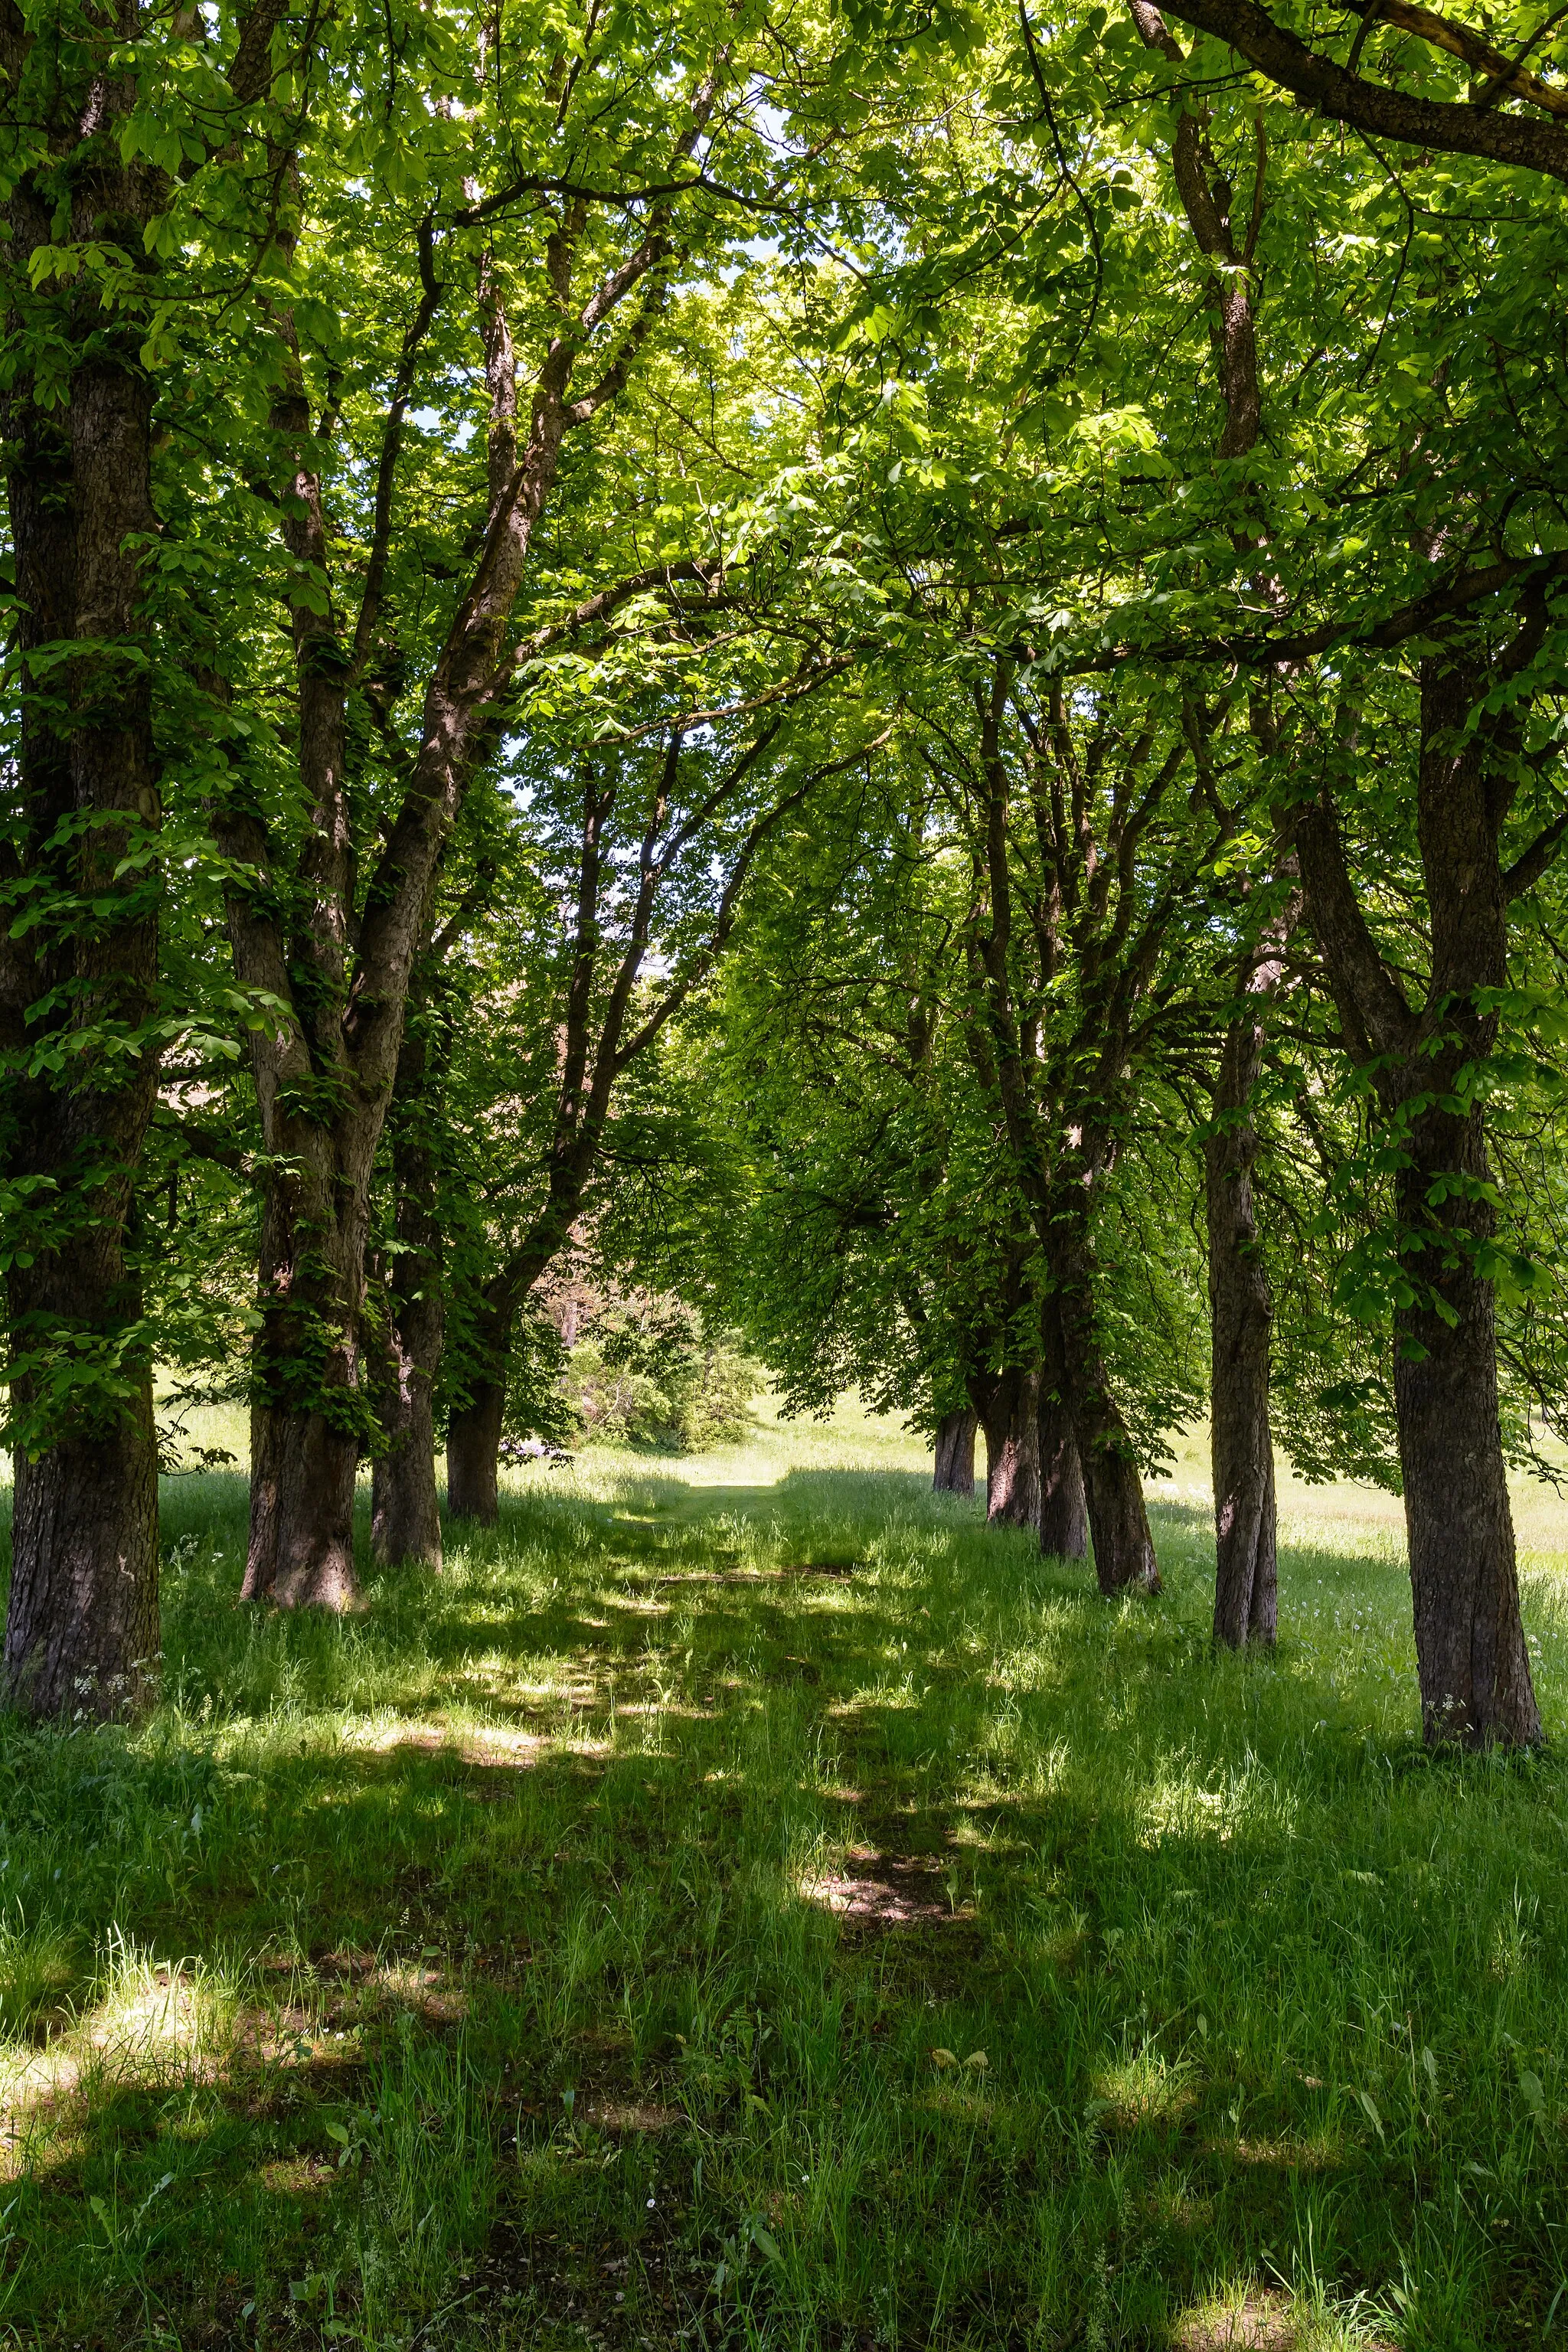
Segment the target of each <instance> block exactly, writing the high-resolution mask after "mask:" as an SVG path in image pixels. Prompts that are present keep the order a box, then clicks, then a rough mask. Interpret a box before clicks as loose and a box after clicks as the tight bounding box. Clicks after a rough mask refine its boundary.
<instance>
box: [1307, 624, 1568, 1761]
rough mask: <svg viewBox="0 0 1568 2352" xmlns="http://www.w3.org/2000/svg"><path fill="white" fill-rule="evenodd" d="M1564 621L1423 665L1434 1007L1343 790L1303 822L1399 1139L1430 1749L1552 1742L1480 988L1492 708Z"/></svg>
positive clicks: (1486, 911)
mask: <svg viewBox="0 0 1568 2352" xmlns="http://www.w3.org/2000/svg"><path fill="white" fill-rule="evenodd" d="M1546 619H1547V615H1546V608H1545V604H1544V602H1543V601H1542V602H1537V603H1536V604H1534V605H1533V607H1531V605H1528V604H1527V606H1526V608H1525V614H1524V618H1523V620H1522V622H1521V625H1520V627H1519V629H1518V631H1517V634H1516V635H1515V637H1514V639H1513V642H1512V644H1511V645H1510V646H1508V647H1507V648H1506V649H1505V650H1504V652H1503V653H1502V654H1501V655H1500V656H1498V655H1497V654H1495V653H1490V652H1489V650H1488V648H1486V647H1485V646H1484V645H1481V644H1478V645H1476V646H1474V647H1472V648H1468V649H1467V650H1466V651H1464V652H1460V651H1458V650H1457V649H1454V650H1447V651H1445V652H1443V653H1440V654H1428V655H1426V656H1425V657H1424V658H1423V660H1422V663H1421V670H1420V692H1421V720H1420V746H1419V759H1418V765H1417V771H1416V831H1417V837H1418V841H1419V845H1420V851H1421V866H1422V874H1423V877H1424V880H1425V883H1426V905H1427V915H1428V920H1429V922H1430V926H1431V939H1432V970H1431V977H1430V981H1429V983H1428V987H1427V992H1426V1003H1425V1005H1424V1006H1423V1007H1422V1008H1421V1009H1420V1010H1419V1011H1416V1010H1415V1008H1413V1007H1412V1005H1411V1003H1410V1002H1409V1000H1408V998H1407V997H1406V995H1405V987H1404V983H1403V982H1402V981H1401V979H1400V978H1399V977H1398V976H1397V975H1396V974H1395V973H1394V972H1393V971H1391V970H1390V969H1389V967H1388V965H1387V963H1386V962H1385V961H1384V958H1383V956H1382V954H1381V952H1380V950H1379V948H1378V945H1377V942H1376V940H1375V939H1374V938H1373V934H1372V931H1371V929H1370V928H1369V926H1368V924H1367V921H1366V919H1365V916H1364V914H1363V911H1362V908H1361V905H1360V902H1359V900H1358V898H1357V897H1356V892H1355V887H1354V885H1353V883H1352V879H1351V874H1350V867H1349V864H1348V861H1347V859H1346V856H1345V851H1344V844H1343V840H1342V835H1341V831H1340V825H1339V819H1338V814H1337V811H1336V809H1335V806H1334V803H1333V799H1332V795H1331V789H1327V788H1326V789H1325V791H1324V793H1322V795H1321V797H1320V799H1319V800H1317V801H1316V802H1312V803H1304V804H1302V805H1301V806H1300V807H1299V808H1298V809H1297V810H1296V811H1295V813H1294V817H1293V824H1294V829H1295V837H1296V844H1297V851H1298V856H1299V859H1300V870H1301V879H1302V885H1303V887H1304V890H1305V894H1306V911H1307V915H1308V919H1309V920H1310V923H1311V926H1312V930H1313V933H1314V936H1315V937H1316V939H1317V941H1318V945H1319V948H1320V950H1321V954H1322V958H1323V963H1324V968H1325V970H1326V971H1327V973H1328V976H1329V981H1330V984H1331V988H1332V990H1333V992H1334V998H1335V1002H1336V1003H1337V1005H1338V1007H1339V1012H1340V1017H1341V1020H1342V1024H1343V1026H1344V1029H1345V1032H1346V1034H1347V1037H1348V1038H1349V1039H1350V1040H1351V1042H1352V1048H1353V1050H1354V1051H1355V1053H1356V1055H1357V1058H1358V1059H1359V1060H1360V1061H1361V1062H1363V1064H1370V1065H1371V1066H1373V1076H1374V1085H1375V1087H1376V1101H1377V1107H1378V1112H1379V1118H1380V1124H1381V1127H1382V1129H1383V1138H1384V1141H1385V1143H1387V1144H1388V1145H1390V1146H1392V1148H1393V1149H1394V1150H1396V1151H1397V1152H1398V1154H1399V1157H1400V1160H1401V1162H1402V1166H1401V1170H1400V1174H1399V1177H1398V1181H1397V1186H1396V1193H1397V1213H1398V1222H1399V1234H1400V1248H1401V1255H1402V1258H1403V1261H1404V1263H1405V1266H1406V1268H1407V1269H1408V1272H1409V1276H1410V1280H1411V1284H1412V1286H1413V1287H1414V1288H1415V1293H1416V1296H1415V1301H1414V1303H1413V1304H1411V1305H1409V1306H1406V1307H1401V1308H1396V1310H1395V1313H1394V1344H1395V1364H1394V1412H1395V1418H1396V1420H1397V1423H1398V1429H1399V1452H1400V1462H1401V1467H1402V1470H1403V1473H1404V1480H1405V1526H1406V1530H1407V1533H1408V1537H1409V1545H1410V1576H1411V1584H1412V1589H1413V1599H1414V1606H1415V1658H1416V1668H1417V1672H1418V1675H1419V1677H1420V1685H1421V1717H1422V1725H1423V1729H1424V1732H1425V1736H1426V1740H1427V1742H1428V1743H1429V1744H1430V1745H1432V1746H1447V1745H1458V1746H1463V1747H1467V1748H1485V1747H1489V1746H1492V1745H1500V1746H1508V1747H1531V1746H1533V1745H1534V1744H1535V1743H1537V1742H1538V1741H1539V1740H1540V1738H1541V1717H1540V1713H1539V1710H1538V1708H1537V1706H1536V1703H1535V1694H1534V1690H1533V1688H1532V1685H1531V1674H1530V1659H1529V1654H1528V1652H1527V1650H1526V1647H1525V1641H1524V1631H1523V1626H1522V1622H1521V1614H1520V1602H1519V1578H1518V1570H1517V1564H1516V1560H1515V1556H1514V1540H1513V1521H1512V1515H1511V1512H1510V1507H1509V1496H1508V1476H1507V1467H1506V1465H1505V1463H1504V1460H1503V1452H1502V1436H1501V1428H1500V1415H1499V1411H1498V1381H1497V1341H1496V1328H1495V1320H1494V1317H1495V1306H1494V1300H1493V1294H1492V1286H1491V1284H1490V1282H1489V1280H1488V1279H1487V1278H1486V1277H1485V1276H1484V1275H1483V1273H1482V1272H1481V1270H1480V1264H1479V1254H1480V1253H1482V1252H1484V1250H1485V1248H1486V1246H1487V1244H1489V1241H1490V1240H1491V1238H1492V1235H1493V1233H1494V1230H1495V1225H1496V1213H1495V1210H1494V1208H1493V1206H1492V1197H1491V1191H1490V1182H1489V1171H1488V1165H1487V1153H1486V1142H1485V1134H1484V1129H1483V1126H1482V1123H1481V1116H1480V1113H1479V1110H1478V1109H1476V1108H1473V1107H1472V1108H1466V1102H1467V1098H1468V1091H1469V1089H1468V1085H1467V1081H1466V1073H1467V1072H1468V1071H1469V1070H1472V1069H1474V1068H1475V1067H1476V1066H1477V1065H1478V1064H1479V1063H1480V1062H1482V1061H1483V1060H1484V1058H1485V1056H1486V1055H1489V1053H1490V1051H1491V1049H1492V1046H1493V1045H1494V1044H1495V1042H1496V1037H1497V1014H1496V1013H1495V1012H1494V1011H1492V1010H1490V1009H1489V1004H1488V1003H1487V1002H1486V1001H1485V1000H1484V999H1483V1001H1481V1002H1478V992H1490V991H1493V990H1500V989H1501V988H1503V987H1504V986H1506V984H1507V979H1508V889H1509V886H1508V882H1507V879H1506V877H1504V875H1503V873H1502V869H1501V863H1500V840H1501V833H1502V827H1503V824H1504V823H1505V821H1506V818H1507V815H1508V811H1509V808H1510V802H1511V798H1512V793H1513V784H1512V782H1511V778H1512V777H1513V776H1516V775H1517V773H1518V756H1519V738H1520V729H1521V719H1520V717H1519V714H1518V713H1517V712H1516V711H1515V710H1514V709H1511V708H1510V706H1509V704H1508V703H1507V702H1506V700H1505V701H1503V704H1502V708H1501V709H1496V708H1494V709H1492V710H1488V709H1487V708H1486V705H1487V703H1488V701H1489V700H1490V699H1491V697H1492V696H1493V695H1495V694H1496V693H1497V691H1498V689H1499V688H1506V686H1507V684H1508V682H1509V681H1510V679H1511V678H1513V677H1517V676H1518V675H1519V674H1520V673H1521V671H1522V670H1524V669H1525V668H1526V667H1527V666H1528V664H1529V663H1530V662H1531V660H1532V659H1533V658H1534V656H1535V655H1536V654H1537V652H1538V651H1539V649H1540V646H1541V644H1542V639H1543V636H1544V633H1545V628H1546ZM1493 1001H1494V1002H1495V1000H1493Z"/></svg>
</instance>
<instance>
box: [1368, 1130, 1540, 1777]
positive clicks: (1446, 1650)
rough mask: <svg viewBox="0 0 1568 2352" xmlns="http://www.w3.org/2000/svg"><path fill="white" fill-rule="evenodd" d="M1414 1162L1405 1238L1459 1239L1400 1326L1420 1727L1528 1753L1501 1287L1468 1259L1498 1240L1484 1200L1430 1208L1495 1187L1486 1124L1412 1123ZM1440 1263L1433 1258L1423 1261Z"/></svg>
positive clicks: (1431, 1737) (1526, 1661)
mask: <svg viewBox="0 0 1568 2352" xmlns="http://www.w3.org/2000/svg"><path fill="white" fill-rule="evenodd" d="M1412 1151H1413V1159H1414V1162H1415V1164H1414V1166H1413V1167H1412V1168H1411V1169H1410V1171H1408V1172H1407V1173H1406V1174H1405V1177H1404V1179H1403V1181H1402V1182H1401V1185H1400V1193H1401V1202H1400V1222H1401V1223H1402V1225H1404V1226H1405V1229H1406V1230H1407V1231H1408V1230H1419V1229H1421V1228H1425V1229H1426V1231H1427V1233H1428V1234H1430V1233H1431V1231H1432V1227H1433V1225H1434V1223H1435V1222H1436V1223H1449V1224H1450V1226H1451V1229H1452V1230H1453V1232H1454V1234H1455V1237H1456V1245H1455V1246H1453V1247H1452V1249H1451V1251H1450V1252H1448V1253H1446V1254H1445V1255H1446V1258H1447V1262H1446V1263H1443V1264H1440V1265H1432V1264H1430V1263H1426V1264H1425V1265H1423V1267H1422V1271H1423V1273H1424V1274H1425V1276H1426V1280H1427V1281H1428V1282H1430V1283H1431V1284H1432V1286H1433V1289H1434V1292H1435V1298H1434V1300H1433V1302H1432V1303H1430V1304H1426V1303H1421V1304H1418V1305H1416V1306H1415V1307H1407V1308H1405V1310H1404V1311H1403V1312H1402V1313H1401V1314H1399V1315H1398V1316H1397V1317H1396V1318H1395V1340H1396V1350H1397V1352H1396V1357H1395V1362H1394V1412H1395V1416H1396V1418H1397V1421H1398V1426H1399V1462H1400V1468H1401V1471H1402V1472H1403V1475H1404V1482H1405V1527H1406V1530H1407V1532H1408V1537H1409V1544H1410V1580H1411V1585H1412V1590H1413V1598H1414V1602H1415V1663H1416V1671H1417V1673H1418V1675H1419V1676H1420V1683H1421V1719H1422V1725H1423V1728H1424V1731H1425V1734H1426V1739H1427V1741H1428V1742H1429V1743H1430V1744H1431V1745H1433V1746H1439V1745H1447V1744H1450V1743H1458V1744H1459V1745H1462V1746H1464V1747H1467V1748H1484V1747H1489V1746H1491V1745H1494V1744H1500V1745H1504V1746H1510V1747H1532V1746H1534V1745H1535V1744H1536V1743H1537V1742H1538V1741H1539V1740H1540V1738H1541V1736H1542V1735H1541V1715H1540V1711H1539V1709H1538V1707H1537V1706H1536V1703H1535V1693H1534V1690H1533V1688H1532V1687H1531V1674H1530V1658H1529V1654H1528V1652H1527V1650H1526V1648H1525V1643H1524V1628H1523V1625H1522V1622H1521V1617H1520V1605H1519V1578H1518V1572H1517V1568H1516V1562H1515V1556H1514V1539H1513V1514H1512V1510H1511V1508H1510V1503H1509V1492H1508V1475H1507V1469H1506V1465H1505V1464H1504V1461H1503V1452H1502V1433H1501V1430H1500V1424H1499V1418H1498V1383H1497V1333H1496V1326H1495V1318H1494V1311H1493V1301H1492V1286H1491V1285H1490V1283H1489V1282H1484V1281H1481V1280H1480V1279H1479V1278H1478V1276H1477V1274H1476V1271H1475V1262H1474V1258H1473V1256H1472V1255H1471V1248H1470V1246H1467V1244H1471V1245H1473V1244H1475V1243H1477V1242H1484V1241H1485V1240H1486V1239H1488V1238H1489V1234H1490V1232H1491V1228H1492V1224H1493V1222H1494V1220H1493V1214H1492V1212H1491V1210H1490V1208H1489V1206H1488V1205H1487V1204H1486V1203H1485V1202H1484V1201H1480V1200H1471V1201H1468V1202H1467V1201H1458V1202H1453V1201H1446V1202H1443V1203H1442V1205H1441V1206H1440V1207H1439V1208H1437V1210H1436V1213H1435V1212H1434V1209H1433V1206H1432V1204H1431V1202H1430V1200H1429V1197H1428V1196H1429V1194H1430V1192H1431V1190H1432V1187H1433V1183H1434V1181H1435V1179H1438V1178H1442V1177H1447V1176H1450V1175H1451V1174H1452V1173H1453V1172H1454V1171H1456V1170H1458V1171H1459V1172H1461V1173H1462V1174H1463V1175H1465V1176H1468V1177H1469V1178H1471V1179H1473V1180H1474V1181H1475V1182H1476V1183H1477V1184H1479V1185H1484V1184H1488V1183H1489V1181H1490V1175H1489V1167H1488V1163H1487V1152H1486V1144H1485V1141H1484V1139H1483V1136H1482V1131H1481V1125H1480V1120H1479V1117H1477V1116H1475V1115H1472V1116H1471V1117H1470V1118H1468V1119H1463V1120H1461V1119H1458V1118H1452V1117H1449V1116H1447V1115H1446V1114H1444V1113H1442V1112H1436V1113H1433V1114H1429V1115H1428V1116H1427V1117H1426V1118H1424V1119H1421V1120H1418V1121H1417V1122H1416V1123H1415V1132H1414V1136H1413V1139H1412ZM1445 1211H1447V1212H1449V1214H1448V1216H1447V1217H1445ZM1467 1229H1468V1230H1467ZM1435 1254H1436V1253H1435V1247H1434V1245H1433V1244H1429V1245H1428V1249H1427V1251H1426V1252H1424V1253H1423V1256H1424V1258H1429V1257H1430V1256H1431V1255H1435ZM1438 1301H1440V1302H1441V1306H1442V1307H1444V1308H1446V1309H1447V1313H1444V1312H1441V1311H1439V1307H1438V1305H1437V1302H1438ZM1450 1316H1451V1317H1452V1318H1453V1320H1452V1321H1451V1322H1450V1320H1449V1319H1448V1318H1449V1317H1450Z"/></svg>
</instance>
